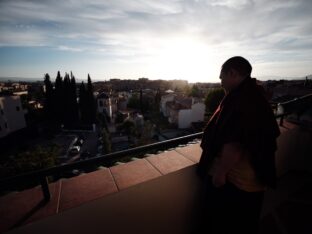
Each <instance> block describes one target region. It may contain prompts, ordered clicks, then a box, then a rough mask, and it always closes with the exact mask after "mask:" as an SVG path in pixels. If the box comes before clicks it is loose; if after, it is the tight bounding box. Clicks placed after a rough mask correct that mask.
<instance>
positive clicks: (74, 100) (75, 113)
mask: <svg viewBox="0 0 312 234" xmlns="http://www.w3.org/2000/svg"><path fill="white" fill-rule="evenodd" d="M70 76H71V78H70V92H71V95H70V97H71V100H70V103H71V113H72V120H73V122H77V121H78V119H79V114H78V103H77V92H76V79H75V77H74V75H73V73H72V72H70Z"/></svg>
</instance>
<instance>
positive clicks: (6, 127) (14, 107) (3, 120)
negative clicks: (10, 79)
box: [0, 95, 26, 138]
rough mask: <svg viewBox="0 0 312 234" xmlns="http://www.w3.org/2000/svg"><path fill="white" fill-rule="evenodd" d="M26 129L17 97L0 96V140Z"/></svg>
mask: <svg viewBox="0 0 312 234" xmlns="http://www.w3.org/2000/svg"><path fill="white" fill-rule="evenodd" d="M25 127H26V121H25V115H24V110H23V108H22V103H21V99H20V97H19V96H14V95H4V96H0V138H1V137H5V136H6V135H8V134H10V133H12V132H15V131H17V130H20V129H22V128H25Z"/></svg>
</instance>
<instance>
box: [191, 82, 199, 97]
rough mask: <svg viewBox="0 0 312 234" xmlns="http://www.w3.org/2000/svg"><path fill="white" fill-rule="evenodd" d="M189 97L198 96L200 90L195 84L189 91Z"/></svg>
mask: <svg viewBox="0 0 312 234" xmlns="http://www.w3.org/2000/svg"><path fill="white" fill-rule="evenodd" d="M189 96H191V97H200V96H201V95H200V90H199V88H198V86H197V85H196V84H194V85H193V87H192V89H191V92H190V94H189Z"/></svg>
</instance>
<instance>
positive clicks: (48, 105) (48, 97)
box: [44, 73, 54, 119]
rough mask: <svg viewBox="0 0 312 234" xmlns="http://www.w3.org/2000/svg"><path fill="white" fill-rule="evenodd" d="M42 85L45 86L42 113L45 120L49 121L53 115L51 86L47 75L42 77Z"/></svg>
mask: <svg viewBox="0 0 312 234" xmlns="http://www.w3.org/2000/svg"><path fill="white" fill-rule="evenodd" d="M44 85H45V97H44V112H45V116H46V118H47V119H51V118H52V117H53V116H54V113H53V99H54V94H53V92H54V91H53V85H52V82H51V80H50V76H49V74H48V73H46V74H45V75H44Z"/></svg>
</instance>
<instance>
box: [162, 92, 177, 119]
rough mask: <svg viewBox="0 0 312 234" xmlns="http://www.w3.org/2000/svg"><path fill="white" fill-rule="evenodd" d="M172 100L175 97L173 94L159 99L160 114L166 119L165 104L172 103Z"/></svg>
mask: <svg viewBox="0 0 312 234" xmlns="http://www.w3.org/2000/svg"><path fill="white" fill-rule="evenodd" d="M174 98H175V95H174V94H173V93H170V94H167V95H164V96H162V97H161V99H160V112H161V113H163V115H164V116H165V117H168V113H167V107H166V104H167V102H172V101H173V100H174Z"/></svg>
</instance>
